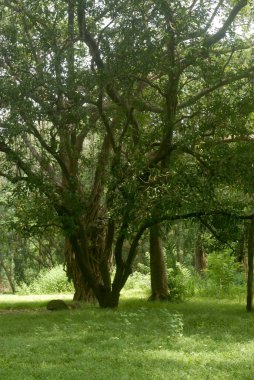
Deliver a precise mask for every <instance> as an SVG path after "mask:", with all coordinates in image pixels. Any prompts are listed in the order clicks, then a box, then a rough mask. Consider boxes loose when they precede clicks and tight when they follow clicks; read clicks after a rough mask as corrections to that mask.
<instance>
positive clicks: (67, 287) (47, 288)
mask: <svg viewBox="0 0 254 380" xmlns="http://www.w3.org/2000/svg"><path fill="white" fill-rule="evenodd" d="M17 291H18V293H19V294H57V293H72V292H73V285H72V283H70V282H69V281H68V280H67V277H66V273H65V271H64V270H63V267H62V265H58V266H56V267H54V268H52V269H50V270H43V271H42V272H41V273H40V274H39V276H38V278H37V279H36V280H34V281H33V282H32V283H31V284H30V285H26V284H25V283H23V284H21V285H20V286H19V287H18V289H17Z"/></svg>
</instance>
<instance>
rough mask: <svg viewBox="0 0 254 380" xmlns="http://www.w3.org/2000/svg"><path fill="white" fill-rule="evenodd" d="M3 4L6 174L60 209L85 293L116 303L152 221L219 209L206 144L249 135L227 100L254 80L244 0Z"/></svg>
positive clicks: (73, 272) (0, 145) (24, 0)
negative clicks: (111, 265)
mask: <svg viewBox="0 0 254 380" xmlns="http://www.w3.org/2000/svg"><path fill="white" fill-rule="evenodd" d="M0 4H1V7H2V33H1V35H2V37H1V57H2V58H1V73H2V74H1V84H0V87H1V93H2V95H3V96H2V100H1V108H2V112H1V139H0V151H1V152H2V156H3V161H2V162H3V164H2V168H1V174H2V175H3V176H5V177H6V178H8V179H9V180H11V181H12V182H13V183H18V182H20V181H22V182H24V183H26V186H27V188H28V189H29V190H30V191H33V189H39V191H40V192H41V194H42V196H43V197H44V198H45V199H47V202H48V205H49V207H51V208H52V210H54V213H55V215H56V217H57V218H58V222H59V223H60V225H61V228H62V230H63V231H64V234H65V239H66V250H65V252H66V262H67V265H68V271H69V274H70V276H71V277H72V278H73V280H74V285H75V286H76V291H77V292H78V294H79V295H78V297H85V295H87V294H88V292H89V291H90V289H91V290H92V292H93V294H94V295H95V297H96V298H97V299H98V301H99V304H100V305H101V306H102V307H115V306H117V304H118V300H119V295H120V291H121V289H122V287H123V286H124V284H125V282H126V280H127V278H128V276H129V274H130V273H131V267H132V263H133V260H134V258H135V255H136V251H137V247H138V243H139V240H140V238H141V237H142V235H143V233H144V232H145V230H146V229H148V228H150V227H152V226H154V225H157V224H158V223H159V222H162V221H163V220H165V219H168V220H177V219H179V218H183V217H195V216H200V215H201V214H202V213H209V212H211V213H213V212H215V211H214V210H215V209H216V212H221V207H220V205H218V202H216V197H215V199H213V202H212V201H211V198H212V196H213V195H214V191H213V189H210V188H211V186H212V184H211V181H210V176H209V175H208V174H207V173H208V171H209V159H210V155H209V154H208V155H206V154H205V151H206V148H207V149H208V150H209V149H210V152H212V151H213V152H215V151H216V150H215V149H214V145H213V143H216V142H219V143H220V142H221V141H222V140H225V138H227V137H228V136H229V135H234V137H235V136H237V137H239V138H240V137H241V138H243V137H244V138H245V139H246V140H249V139H251V128H250V127H249V126H248V125H247V119H248V115H249V112H250V110H246V111H243V110H242V111H241V115H242V118H241V126H240V127H241V128H239V129H238V124H237V122H236V120H233V117H234V115H236V107H237V106H239V108H240V106H241V102H239V104H238V105H237V104H236V101H235V103H234V102H228V103H226V102H227V100H228V99H229V98H230V94H232V91H234V90H235V88H236V87H239V88H244V92H246V93H247V92H250V91H251V86H250V81H249V79H250V77H252V75H253V66H252V63H251V55H250V54H248V52H249V51H250V50H249V49H250V43H249V41H248V39H247V38H245V37H243V36H241V34H240V32H241V28H240V26H237V24H236V21H239V20H240V15H239V14H240V12H241V11H242V9H243V8H245V7H246V6H247V1H245V0H240V1H237V2H231V1H226V2H225V1H223V2H222V1H218V2H216V3H214V2H212V1H210V2H203V1H172V2H170V3H169V2H168V1H166V0H159V1H156V2H153V1H148V0H147V1H142V2H137V1H134V0H133V1H131V0H127V1H114V0H112V1H107V2H96V1H85V0H77V1H74V0H69V1H54V2H53V1H46V0H44V1H36V2H31V1H28V0H19V1H17V0H11V1H9V0H8V1H7V0H0ZM242 17H245V18H246V20H247V21H248V18H247V16H246V15H245V16H242ZM237 31H238V33H237ZM242 52H245V53H244V54H242ZM241 54H242V55H241ZM239 63H241V65H239ZM234 99H235V97H234ZM222 104H223V107H224V108H223V112H222V111H220V107H221V105H222ZM211 146H212V147H211ZM205 174H206V175H205ZM213 177H216V173H213ZM209 189H210V190H209ZM222 211H223V210H222ZM152 231H153V235H152V236H153V241H154V242H155V241H156V240H157V242H158V239H159V236H157V237H156V233H155V232H156V231H158V230H157V229H156V228H153V229H152ZM126 240H128V243H129V245H130V248H129V250H128V253H127V256H124V254H123V252H125V250H124V249H123V248H124V244H125V242H126ZM155 246H157V247H158V254H159V251H160V245H159V244H154V247H155ZM155 250H156V249H155ZM112 251H113V253H114V261H115V264H116V274H115V278H114V280H113V283H112V284H111V280H110V270H109V261H110V256H111V254H112ZM154 254H155V255H156V252H154ZM155 262H156V260H155Z"/></svg>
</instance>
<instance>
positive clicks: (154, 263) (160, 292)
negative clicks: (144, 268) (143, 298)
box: [149, 224, 169, 301]
mask: <svg viewBox="0 0 254 380" xmlns="http://www.w3.org/2000/svg"><path fill="white" fill-rule="evenodd" d="M150 271H151V291H152V294H151V296H150V298H149V299H150V300H151V301H154V300H167V299H168V297H169V290H168V279H167V271H166V265H165V260H164V256H163V252H162V241H161V237H160V228H159V225H158V224H156V225H154V226H152V227H151V228H150Z"/></svg>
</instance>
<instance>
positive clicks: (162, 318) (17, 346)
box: [0, 292, 254, 380]
mask: <svg viewBox="0 0 254 380" xmlns="http://www.w3.org/2000/svg"><path fill="white" fill-rule="evenodd" d="M134 294H135V292H129V293H128V292H127V293H126V294H125V295H124V297H123V298H122V301H121V303H120V306H119V308H118V309H117V310H102V309H99V308H98V307H97V306H96V305H86V306H84V307H82V308H81V309H76V310H65V311H56V312H50V311H47V310H46V308H45V305H46V303H47V301H48V300H50V299H55V298H62V299H66V300H67V301H68V300H70V299H71V296H68V295H65V296H63V295H59V296H56V295H54V296H52V295H51V296H23V297H21V296H20V297H19V296H7V295H5V296H0V378H1V379H9V380H14V379H17V380H18V379H19V380H30V379H43V380H45V379H52V380H53V379H54V380H58V379H59V380H60V379H61V380H65V379H68V380H80V379H87V380H96V379H98V380H128V379H129V380H143V379H145V380H150V379H151V380H154V379H155V380H156V379H160V380H162V379H165V380H168V379H170V380H171V379H173V380H174V379H184V380H186V379H192V380H195V379H200V380H205V379H223V380H224V379H234V380H235V379H241V380H243V379H249V380H253V379H254V360H253V358H254V313H247V312H246V311H245V306H244V303H243V302H240V301H232V300H216V299H207V298H193V299H190V300H188V301H186V302H184V303H178V304H173V303H157V302H156V303H152V302H147V301H146V299H145V298H144V295H143V298H142V295H141V294H139V295H138V297H137V295H135V296H134Z"/></svg>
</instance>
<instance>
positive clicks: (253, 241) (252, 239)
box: [246, 218, 254, 312]
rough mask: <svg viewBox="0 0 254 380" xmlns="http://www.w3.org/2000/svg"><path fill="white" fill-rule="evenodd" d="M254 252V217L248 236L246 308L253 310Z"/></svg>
mask: <svg viewBox="0 0 254 380" xmlns="http://www.w3.org/2000/svg"><path fill="white" fill-rule="evenodd" d="M253 253H254V218H253V219H252V220H251V222H250V227H249V237H248V278H247V305H246V310H247V311H249V312H251V311H253Z"/></svg>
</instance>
